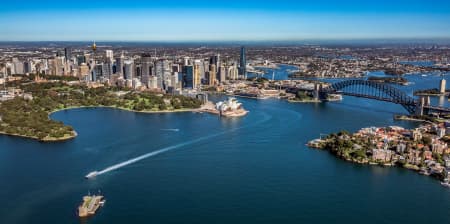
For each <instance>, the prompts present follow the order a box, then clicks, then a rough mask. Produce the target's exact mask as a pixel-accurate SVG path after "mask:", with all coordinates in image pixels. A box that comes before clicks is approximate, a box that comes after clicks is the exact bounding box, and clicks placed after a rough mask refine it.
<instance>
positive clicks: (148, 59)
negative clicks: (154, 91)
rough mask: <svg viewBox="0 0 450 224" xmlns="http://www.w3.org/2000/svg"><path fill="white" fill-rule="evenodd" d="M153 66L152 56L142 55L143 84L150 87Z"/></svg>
mask: <svg viewBox="0 0 450 224" xmlns="http://www.w3.org/2000/svg"><path fill="white" fill-rule="evenodd" d="M152 66H153V61H152V56H151V55H150V54H142V56H141V82H142V83H143V84H144V85H146V86H148V82H149V81H150V75H151V67H152Z"/></svg>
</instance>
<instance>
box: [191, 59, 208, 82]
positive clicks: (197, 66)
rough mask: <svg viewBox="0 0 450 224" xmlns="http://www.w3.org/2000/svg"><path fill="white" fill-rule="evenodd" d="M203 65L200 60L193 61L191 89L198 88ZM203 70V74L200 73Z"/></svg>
mask: <svg viewBox="0 0 450 224" xmlns="http://www.w3.org/2000/svg"><path fill="white" fill-rule="evenodd" d="M203 68H204V67H203V63H202V61H201V60H195V61H194V74H193V82H192V88H194V89H196V88H198V87H200V84H201V81H202V73H203V74H204V73H205V72H204V69H203ZM202 70H203V72H202Z"/></svg>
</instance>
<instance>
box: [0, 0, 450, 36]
mask: <svg viewBox="0 0 450 224" xmlns="http://www.w3.org/2000/svg"><path fill="white" fill-rule="evenodd" d="M384 38H386V39H390V38H409V39H415V38H450V1H448V0H447V1H444V0H428V1H418V0H410V1H406V0H398V1H395V2H394V0H391V1H388V0H378V1H371V2H366V1H364V0H359V1H355V0H341V1H331V0H316V1H305V2H303V1H299V0H297V1H293V0H278V1H262V0H260V1H254V0H250V1H244V0H240V1H236V0H228V1H212V0H210V1H206V0H197V1H181V0H171V1H169V0H166V1H160V0H147V1H125V0H121V1H117V0H109V1H104V0H101V1H95V2H94V1H87V0H76V1H62V0H60V1H48V0H40V1H20V2H19V1H7V2H2V6H1V8H0V40H2V41H10V40H18V41H52V40H61V41H85V40H87V41H91V40H97V41H102V40H107V41H265V40H289V41H291V40H303V39H326V40H328V39H384Z"/></svg>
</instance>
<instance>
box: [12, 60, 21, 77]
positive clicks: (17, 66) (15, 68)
mask: <svg viewBox="0 0 450 224" xmlns="http://www.w3.org/2000/svg"><path fill="white" fill-rule="evenodd" d="M11 74H24V69H23V63H22V62H21V61H20V60H19V59H18V58H13V59H12V66H11Z"/></svg>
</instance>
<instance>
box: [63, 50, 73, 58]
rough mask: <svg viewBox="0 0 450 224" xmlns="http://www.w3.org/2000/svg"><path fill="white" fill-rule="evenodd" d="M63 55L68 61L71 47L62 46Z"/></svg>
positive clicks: (70, 56)
mask: <svg viewBox="0 0 450 224" xmlns="http://www.w3.org/2000/svg"><path fill="white" fill-rule="evenodd" d="M64 57H65V58H66V61H70V60H71V59H72V48H70V47H66V48H64Z"/></svg>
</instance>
